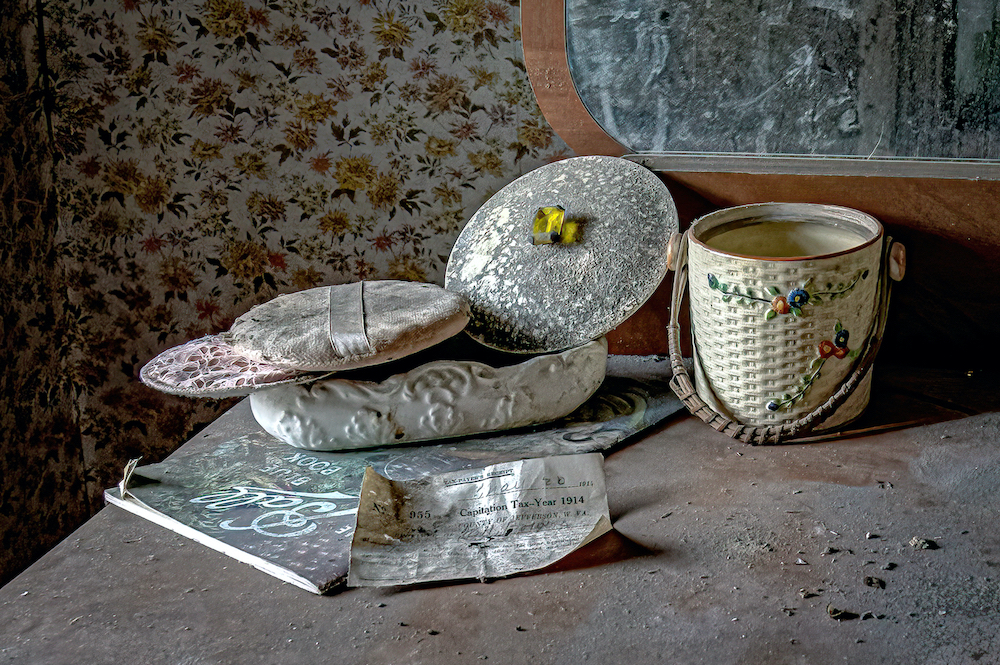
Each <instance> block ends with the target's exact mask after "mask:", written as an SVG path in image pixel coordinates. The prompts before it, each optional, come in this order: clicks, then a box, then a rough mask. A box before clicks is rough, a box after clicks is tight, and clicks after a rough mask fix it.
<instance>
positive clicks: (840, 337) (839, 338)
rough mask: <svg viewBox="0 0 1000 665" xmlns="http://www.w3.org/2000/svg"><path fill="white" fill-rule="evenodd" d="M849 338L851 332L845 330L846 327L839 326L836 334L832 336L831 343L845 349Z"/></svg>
mask: <svg viewBox="0 0 1000 665" xmlns="http://www.w3.org/2000/svg"><path fill="white" fill-rule="evenodd" d="M850 338H851V333H849V332H848V331H847V328H841V329H840V330H838V331H837V334H836V335H834V336H833V344H834V346H836V347H837V348H840V349H846V348H847V340H849V339H850Z"/></svg>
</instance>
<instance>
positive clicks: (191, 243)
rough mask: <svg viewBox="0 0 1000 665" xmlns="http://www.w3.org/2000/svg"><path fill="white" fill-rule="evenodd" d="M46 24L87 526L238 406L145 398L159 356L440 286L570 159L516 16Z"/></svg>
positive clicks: (502, 6)
mask: <svg viewBox="0 0 1000 665" xmlns="http://www.w3.org/2000/svg"><path fill="white" fill-rule="evenodd" d="M31 6H33V4H32V5H31ZM43 12H44V22H43V26H44V30H43V34H44V50H43V51H41V52H43V53H44V54H45V57H46V60H47V62H46V67H47V69H48V72H49V75H48V77H47V81H48V85H49V86H50V88H51V92H52V96H51V100H52V113H51V114H50V116H49V117H50V118H51V123H52V133H51V136H52V150H53V155H54V157H53V162H54V164H55V175H54V183H53V186H54V191H55V193H56V196H57V204H56V213H55V214H56V216H57V233H56V237H55V239H54V242H55V251H56V252H57V254H58V257H59V263H60V271H61V272H60V274H61V275H63V277H61V278H60V279H61V280H62V282H61V287H62V288H63V290H64V297H63V298H64V302H63V303H61V306H63V307H65V310H66V321H67V322H68V323H67V324H66V325H67V329H66V330H64V331H62V335H63V340H62V342H61V344H62V346H61V347H60V348H61V349H63V350H64V353H65V354H66V356H67V365H66V367H67V369H66V372H67V376H68V384H69V386H71V389H72V391H73V395H72V401H73V403H74V408H75V410H76V411H75V414H76V415H75V418H76V425H77V426H78V428H79V432H80V443H79V446H80V457H81V459H82V464H83V466H84V469H85V477H86V486H87V496H88V497H89V498H88V501H89V507H90V509H96V508H97V507H99V506H100V505H101V502H100V493H101V490H103V489H104V488H105V487H107V486H110V485H112V484H114V483H115V482H116V481H117V479H118V474H119V473H120V470H121V468H122V466H123V465H124V463H125V462H126V461H127V459H128V458H130V457H137V456H140V455H143V456H145V457H146V459H147V461H149V460H151V459H152V458H159V457H162V456H164V455H165V454H167V453H168V452H169V451H170V450H172V449H173V448H175V447H176V446H177V445H179V444H180V443H182V442H183V441H184V440H185V439H186V438H187V437H189V436H191V435H192V434H193V433H194V432H195V431H197V430H198V429H200V428H201V427H203V426H204V425H205V424H207V423H208V422H210V421H211V420H212V419H214V418H215V417H216V416H217V415H218V414H219V413H221V411H222V410H224V409H225V408H227V407H228V406H229V405H231V404H232V402H213V401H208V400H201V401H199V400H188V399H183V398H175V397H170V396H166V395H162V394H159V393H156V392H155V391H152V390H149V389H147V388H145V387H144V386H142V385H141V384H139V382H138V380H137V378H136V377H137V374H138V370H139V368H140V367H141V366H142V365H143V363H145V362H146V361H147V360H149V359H150V358H151V357H152V356H154V355H155V354H156V353H158V352H159V351H161V350H163V349H165V348H167V347H168V346H172V345H175V344H179V343H181V342H183V341H186V340H188V339H191V338H194V337H198V336H201V335H204V334H207V333H209V332H215V331H219V330H223V329H225V328H227V327H228V326H229V325H230V323H231V322H232V321H233V319H234V318H235V317H236V316H238V315H240V314H242V313H243V312H245V311H246V310H247V309H249V308H250V307H251V306H252V305H253V304H256V303H258V302H262V301H265V300H268V299H270V298H273V297H274V296H275V295H277V294H279V293H285V292H290V291H295V290H300V289H305V288H309V287H312V286H317V285H322V284H333V283H343V282H349V281H356V280H359V279H383V278H393V279H407V280H417V281H433V282H438V283H443V278H444V269H445V265H446V262H447V258H448V254H449V251H450V249H451V245H452V243H453V242H454V240H455V238H456V236H457V234H458V232H459V231H460V230H461V228H462V226H463V224H464V223H465V221H466V220H467V219H468V218H469V217H470V216H471V215H472V213H473V212H474V211H475V210H476V209H477V208H478V207H479V206H480V205H481V204H482V203H483V202H484V201H485V200H486V199H487V198H488V197H489V196H490V195H491V194H492V193H494V192H495V191H497V190H498V189H499V188H501V187H502V186H503V185H505V184H506V183H508V182H510V181H511V180H513V179H514V178H516V177H517V176H519V175H520V174H522V173H524V172H527V171H529V170H531V169H533V168H536V167H537V166H540V165H542V164H544V163H546V162H549V161H553V160H558V159H561V158H564V157H567V156H569V154H570V151H569V149H568V148H567V146H566V145H565V144H564V143H562V142H561V141H560V140H559V138H558V137H556V136H555V134H554V133H553V132H552V130H551V129H550V128H549V127H548V125H547V124H546V122H545V120H544V119H543V118H542V115H541V113H540V111H539V110H538V108H537V106H536V104H535V101H534V96H533V94H532V91H531V88H530V85H529V83H528V79H527V75H526V73H525V70H524V64H523V56H522V53H521V50H520V27H519V10H518V6H517V4H516V1H515V3H514V4H511V3H509V2H505V1H502V0H422V1H420V2H390V1H388V0H355V1H353V2H348V1H341V0H325V1H324V0H271V1H267V0H180V1H174V0H45V3H44V9H43ZM33 57H36V58H37V57H39V56H38V55H37V54H36V55H35V56H33Z"/></svg>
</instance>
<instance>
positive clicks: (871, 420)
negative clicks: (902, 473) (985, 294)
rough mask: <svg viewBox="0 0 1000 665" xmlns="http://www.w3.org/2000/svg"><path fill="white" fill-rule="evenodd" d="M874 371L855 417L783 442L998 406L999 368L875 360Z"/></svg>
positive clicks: (964, 415)
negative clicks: (865, 404)
mask: <svg viewBox="0 0 1000 665" xmlns="http://www.w3.org/2000/svg"><path fill="white" fill-rule="evenodd" d="M873 371H874V375H873V377H872V390H871V398H870V400H869V402H868V407H867V408H866V409H865V411H864V413H862V414H861V416H860V417H859V418H858V419H856V420H855V421H854V422H852V423H850V424H849V425H845V426H844V427H843V428H841V429H838V430H836V431H832V432H818V433H816V434H813V435H809V436H805V437H801V438H798V439H794V440H790V441H789V442H788V443H812V442H820V441H831V440H836V439H847V438H852V437H856V436H868V435H873V434H878V433H880V432H888V431H892V430H899V429H907V428H910V427H918V426H921V425H931V424H934V423H941V422H946V421H951V420H959V419H961V418H967V417H969V416H975V415H979V414H981V413H990V412H994V411H1000V374H998V373H997V372H995V371H985V370H965V369H941V368H928V367H909V366H903V365H892V364H888V363H885V364H880V363H878V362H876V363H875V368H874V370H873Z"/></svg>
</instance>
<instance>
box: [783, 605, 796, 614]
mask: <svg viewBox="0 0 1000 665" xmlns="http://www.w3.org/2000/svg"><path fill="white" fill-rule="evenodd" d="M781 611H782V612H784V613H785V614H787V615H788V616H795V608H794V607H782V608H781Z"/></svg>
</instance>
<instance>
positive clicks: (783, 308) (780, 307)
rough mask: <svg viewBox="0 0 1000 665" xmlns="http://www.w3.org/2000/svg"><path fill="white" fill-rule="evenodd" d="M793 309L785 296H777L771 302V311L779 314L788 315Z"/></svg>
mask: <svg viewBox="0 0 1000 665" xmlns="http://www.w3.org/2000/svg"><path fill="white" fill-rule="evenodd" d="M790 309H791V307H789V306H788V299H787V298H785V296H775V298H774V300H772V301H771V310H772V311H774V312H775V313H777V314H788V312H789V310H790Z"/></svg>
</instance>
